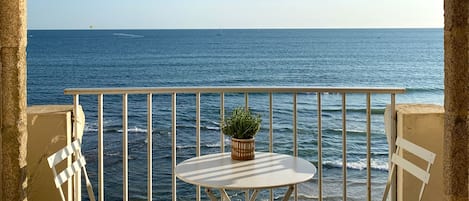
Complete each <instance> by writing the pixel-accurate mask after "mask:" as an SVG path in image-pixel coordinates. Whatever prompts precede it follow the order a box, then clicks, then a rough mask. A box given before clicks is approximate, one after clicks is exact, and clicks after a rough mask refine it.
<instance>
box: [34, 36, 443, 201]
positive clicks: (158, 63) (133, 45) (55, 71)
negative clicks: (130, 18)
mask: <svg viewBox="0 0 469 201" xmlns="http://www.w3.org/2000/svg"><path fill="white" fill-rule="evenodd" d="M443 70H444V68H443V30H442V29H210V30H28V46H27V76H28V78H27V87H28V100H27V101H28V105H43V104H73V101H72V96H70V95H64V89H66V88H96V87H98V88H102V87H193V86H324V87H402V88H405V89H406V93H405V94H398V95H397V97H396V101H397V103H398V104H402V103H430V104H439V105H442V104H443V98H444V97H443V96H444V95H443V94H444V92H443V75H444V73H443ZM322 97H323V111H322V113H323V114H322V117H323V121H322V127H323V142H322V144H323V147H324V150H323V160H324V161H323V164H322V165H323V167H324V175H323V182H324V186H323V194H324V199H325V200H334V201H335V200H342V178H343V176H342V167H343V166H346V167H347V172H348V174H347V198H348V200H365V198H366V110H365V108H366V96H365V95H361V94H348V95H347V108H348V109H347V131H348V132H347V163H346V164H342V161H341V160H342V130H341V129H342V128H341V124H342V119H341V118H342V116H341V115H342V111H341V95H340V94H333V93H325V94H323V96H322ZM225 99H226V104H225V111H226V114H227V115H228V114H229V112H230V111H231V109H233V108H235V107H237V106H242V105H243V104H244V102H243V101H244V98H243V94H227V95H226V97H225ZM103 100H104V145H105V148H104V171H105V172H104V181H105V198H106V200H122V140H121V139H122V123H121V120H122V119H121V118H122V117H121V116H122V113H121V111H122V110H121V104H122V102H121V96H117V95H106V96H104V99H103ZM316 100H317V97H316V94H314V93H312V94H298V153H299V156H300V157H302V158H304V159H306V160H308V161H310V162H311V163H313V164H315V165H316V166H318V162H317V161H318V156H317V134H318V131H317V111H316V107H317V101H316ZM219 101H220V97H219V94H203V95H202V97H201V102H202V103H201V113H202V114H201V126H202V128H201V151H202V154H209V153H217V152H219V151H220V115H219V114H220V106H219V105H220V102H219ZM249 101H250V103H249V106H250V108H251V110H252V111H253V112H255V113H258V114H260V115H261V116H262V118H263V123H262V128H261V131H260V132H259V134H258V135H257V136H256V150H257V151H268V139H269V138H268V133H269V131H268V122H269V120H268V117H269V115H268V97H267V95H265V94H251V95H250V97H249ZM273 102H274V124H273V127H274V134H273V135H274V151H275V152H278V153H284V154H292V150H293V148H292V133H293V128H292V113H293V112H292V108H293V106H292V95H291V94H275V95H274V99H273ZM80 103H81V104H82V106H83V109H84V111H85V116H86V124H85V131H84V136H83V154H84V156H85V157H86V160H87V163H88V164H87V169H88V174H89V177H90V179H91V181H92V183H93V186H94V190H95V192H97V97H96V96H92V95H82V96H80ZM170 103H171V96H170V95H168V94H155V95H153V126H152V127H153V133H152V135H153V146H152V147H153V169H152V170H151V171H152V173H153V187H152V189H153V199H154V200H171V115H170V113H171V104H170ZM371 103H372V115H371V122H372V124H371V131H372V136H371V142H372V160H371V164H372V167H371V172H372V177H371V181H372V182H371V184H372V185H371V186H372V197H373V200H380V199H381V195H382V192H383V188H384V185H385V182H386V177H387V174H388V165H387V160H388V147H387V146H388V145H387V141H386V134H385V129H384V117H383V116H384V109H385V107H386V104H389V103H390V95H373V96H372V99H371ZM177 111H178V113H177V162H178V163H180V162H182V161H183V160H185V159H188V158H191V157H194V156H195V147H196V146H195V95H193V94H179V95H178V96H177ZM146 133H147V130H146V95H129V136H128V138H129V144H128V146H129V199H130V200H146V194H147V193H146V183H147V177H146V175H147V171H148V170H147V169H146V163H147V162H146V161H147V160H146V157H147V156H146V154H147V152H146V146H147V143H148V142H147V139H146ZM225 141H226V150H229V139H226V140H225ZM317 186H318V184H317V175H315V177H314V179H313V180H312V181H309V182H305V183H303V184H301V185H299V186H298V198H299V200H317V199H318V188H317ZM195 191H196V189H195V187H194V186H192V185H189V184H187V183H184V182H183V181H180V180H178V181H177V200H195ZM285 191H286V189H285V188H280V189H275V190H274V200H281V199H282V196H283V193H284V192H285ZM229 194H230V195H231V196H232V199H233V200H243V196H244V194H243V193H242V192H237V191H229ZM201 195H202V200H208V198H207V197H206V195H205V193H203V192H202V193H201ZM83 196H84V197H85V199H86V197H87V196H86V193H85V192H84V193H83ZM259 200H269V192H268V191H261V193H260V196H259Z"/></svg>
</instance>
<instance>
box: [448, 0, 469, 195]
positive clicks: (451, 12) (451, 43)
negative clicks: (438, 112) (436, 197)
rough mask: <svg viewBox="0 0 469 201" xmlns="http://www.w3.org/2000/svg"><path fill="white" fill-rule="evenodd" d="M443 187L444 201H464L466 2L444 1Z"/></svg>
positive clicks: (468, 123)
mask: <svg viewBox="0 0 469 201" xmlns="http://www.w3.org/2000/svg"><path fill="white" fill-rule="evenodd" d="M444 3H445V28H444V43H445V44H444V48H445V134H444V139H445V145H444V150H445V153H444V178H445V180H444V186H445V189H444V190H445V199H446V200H448V201H463V200H464V201H467V200H468V197H469V194H468V176H469V175H468V171H469V116H468V111H469V1H467V0H445V2H444Z"/></svg>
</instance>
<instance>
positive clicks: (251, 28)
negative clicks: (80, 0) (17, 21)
mask: <svg viewBox="0 0 469 201" xmlns="http://www.w3.org/2000/svg"><path fill="white" fill-rule="evenodd" d="M443 28H444V27H239V28H230V27H225V28H213V27H208V28H203V27H201V28H27V30H38V31H41V30H42V31H46V30H48V31H54V30H56V31H67V30H70V31H73V30H76V31H85V30H90V31H91V30H96V31H99V30H103V31H104V30H314V29H316V30H326V29H350V30H352V29H363V30H365V29H443Z"/></svg>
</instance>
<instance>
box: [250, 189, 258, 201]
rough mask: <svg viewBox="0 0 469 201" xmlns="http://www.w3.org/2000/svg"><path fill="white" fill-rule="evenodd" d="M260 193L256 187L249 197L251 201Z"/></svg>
mask: <svg viewBox="0 0 469 201" xmlns="http://www.w3.org/2000/svg"><path fill="white" fill-rule="evenodd" d="M258 193H259V191H258V190H257V189H254V191H253V192H252V195H251V199H249V201H255V200H256V197H257V194H258Z"/></svg>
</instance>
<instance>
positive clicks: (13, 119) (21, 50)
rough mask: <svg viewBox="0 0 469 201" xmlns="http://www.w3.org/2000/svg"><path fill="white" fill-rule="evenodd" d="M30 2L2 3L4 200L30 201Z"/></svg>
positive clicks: (0, 113) (0, 118) (0, 108)
mask: <svg viewBox="0 0 469 201" xmlns="http://www.w3.org/2000/svg"><path fill="white" fill-rule="evenodd" d="M26 40H27V37H26V0H0V44H1V45H0V63H1V72H0V76H1V85H0V86H1V87H0V88H1V89H0V92H1V95H0V97H1V99H0V101H1V102H0V124H1V128H0V134H1V141H0V142H1V146H0V147H1V156H0V159H1V161H0V164H1V168H0V171H1V173H0V175H1V177H2V178H1V184H0V187H1V193H0V199H1V200H4V201H6V200H8V201H16V200H27V198H26V197H27V195H26V188H27V174H26V169H27V164H26V146H27V128H26V124H27V118H26V106H27V104H26Z"/></svg>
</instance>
